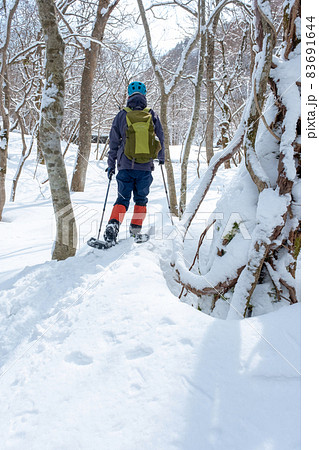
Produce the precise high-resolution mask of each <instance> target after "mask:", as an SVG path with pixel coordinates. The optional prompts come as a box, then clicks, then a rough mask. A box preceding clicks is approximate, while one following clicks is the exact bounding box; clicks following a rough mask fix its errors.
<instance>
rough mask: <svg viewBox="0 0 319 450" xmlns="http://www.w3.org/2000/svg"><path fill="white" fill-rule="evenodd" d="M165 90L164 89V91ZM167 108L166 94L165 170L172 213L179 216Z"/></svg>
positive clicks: (163, 116)
mask: <svg viewBox="0 0 319 450" xmlns="http://www.w3.org/2000/svg"><path fill="white" fill-rule="evenodd" d="M164 90H165V88H164V89H163V91H164ZM167 108H168V95H166V94H165V92H163V93H162V95H161V115H160V117H161V123H162V127H163V130H164V139H165V141H164V142H165V169H166V173H167V184H168V194H169V203H170V212H171V214H173V215H174V216H177V215H178V212H177V196H176V189H175V178H174V169H173V164H172V161H171V155H170V150H169V133H168V126H167Z"/></svg>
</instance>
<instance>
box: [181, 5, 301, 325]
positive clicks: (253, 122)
mask: <svg viewBox="0 0 319 450" xmlns="http://www.w3.org/2000/svg"><path fill="white" fill-rule="evenodd" d="M254 10H255V30H256V42H257V48H258V52H257V54H256V58H255V68H254V72H253V79H252V92H251V95H250V97H249V99H248V102H247V106H246V108H245V112H244V114H243V118H242V122H241V126H240V128H239V130H237V133H236V134H237V135H238V137H239V136H241V137H242V136H243V145H244V149H245V165H243V164H241V166H240V168H239V171H238V174H237V175H236V176H235V178H234V180H233V182H232V183H231V185H230V186H229V188H228V190H227V191H226V192H225V194H224V195H223V196H222V197H221V199H220V201H219V202H218V204H217V206H216V212H217V211H218V212H219V214H220V215H221V216H222V218H220V219H219V218H218V219H216V218H214V214H213V215H212V218H211V219H210V222H213V221H214V222H215V223H214V227H215V228H214V237H213V241H212V244H211V251H210V255H209V258H208V261H206V262H201V260H200V261H199V264H201V266H200V268H201V271H200V273H201V274H202V275H198V274H196V273H195V272H194V270H193V271H192V272H189V271H188V269H187V266H186V262H185V259H184V256H183V238H182V236H183V233H185V231H186V230H187V229H188V227H189V226H190V223H191V221H192V219H193V218H194V215H195V213H196V211H197V210H198V208H199V205H200V204H201V202H202V201H203V198H204V196H205V194H206V192H207V190H208V187H209V185H210V183H211V180H212V179H213V177H214V174H215V173H216V166H217V165H218V158H217V157H216V158H215V157H214V158H213V159H212V161H211V164H210V166H209V169H208V170H207V174H206V175H205V176H204V177H203V179H202V181H201V184H200V187H199V192H198V193H196V194H195V196H194V198H193V199H192V201H191V202H190V205H189V206H188V208H187V210H186V212H188V214H186V213H185V214H184V216H185V217H184V220H183V221H182V223H181V224H180V225H179V228H180V230H179V237H178V239H176V241H175V259H174V261H173V263H174V264H175V270H176V273H177V276H178V279H179V281H180V282H181V284H182V285H183V286H184V287H185V288H186V289H187V290H189V291H191V292H193V293H195V294H197V295H201V296H203V297H202V299H201V301H202V302H203V304H205V302H206V304H209V305H210V311H211V313H212V311H213V314H216V315H218V316H219V317H224V318H226V317H227V318H230V319H236V318H242V317H247V316H250V315H252V314H254V315H257V314H259V313H262V312H265V311H267V310H271V308H272V307H273V306H272V304H273V303H274V302H275V303H285V302H286V303H295V302H297V301H298V298H297V294H296V292H297V290H296V269H297V261H298V255H299V252H300V226H301V220H300V132H301V126H300V82H299V79H300V0H289V1H287V2H286V3H285V10H284V26H285V41H284V43H283V45H282V49H281V56H280V58H277V57H275V56H273V49H274V44H275V36H276V34H275V30H274V27H273V24H272V20H271V13H270V5H269V1H268V0H258V1H257V0H256V1H255V3H254ZM267 83H269V84H270V87H271V94H270V95H269V97H268V100H267V103H266V105H265V106H264V99H265V97H266V89H267ZM236 134H235V136H236ZM235 136H234V138H235ZM238 137H237V138H238ZM233 141H234V139H233ZM233 141H232V142H231V143H230V144H229V146H228V147H230V150H228V151H227V149H226V152H227V153H228V154H229V153H231V150H232V148H234V144H233ZM234 211H236V214H235V213H234ZM215 214H216V213H215Z"/></svg>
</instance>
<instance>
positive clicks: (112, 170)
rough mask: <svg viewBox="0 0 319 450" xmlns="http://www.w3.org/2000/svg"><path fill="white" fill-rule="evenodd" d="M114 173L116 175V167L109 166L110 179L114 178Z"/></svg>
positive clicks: (108, 175) (108, 174)
mask: <svg viewBox="0 0 319 450" xmlns="http://www.w3.org/2000/svg"><path fill="white" fill-rule="evenodd" d="M113 175H115V169H114V168H113V167H108V169H107V177H108V179H109V180H112V177H113Z"/></svg>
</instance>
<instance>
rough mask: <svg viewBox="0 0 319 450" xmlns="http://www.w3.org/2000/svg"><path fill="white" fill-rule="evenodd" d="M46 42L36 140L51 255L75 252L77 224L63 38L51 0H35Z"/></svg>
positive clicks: (65, 256) (59, 255)
mask: <svg viewBox="0 0 319 450" xmlns="http://www.w3.org/2000/svg"><path fill="white" fill-rule="evenodd" d="M37 5H38V10H39V17H40V21H41V26H42V29H43V34H44V36H45V43H46V65H45V85H44V90H43V95H42V104H41V118H40V127H39V141H40V145H41V149H42V151H43V154H44V158H45V162H46V166H47V170H48V176H49V182H50V189H51V195H52V203H53V208H54V213H55V219H56V240H55V244H54V248H53V254H52V259H57V260H62V259H66V258H68V257H69V256H74V254H75V252H76V239H77V233H76V226H75V218H74V213H73V208H72V203H71V198H70V191H69V186H68V180H67V174H66V169H65V165H64V160H63V157H62V153H61V143H60V134H61V127H62V120H63V110H64V42H63V40H62V37H61V35H60V33H59V29H58V24H57V18H56V10H55V4H54V0H37Z"/></svg>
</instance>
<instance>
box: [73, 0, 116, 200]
mask: <svg viewBox="0 0 319 450" xmlns="http://www.w3.org/2000/svg"><path fill="white" fill-rule="evenodd" d="M119 1H120V0H114V1H112V2H111V1H110V0H99V3H98V7H97V13H96V20H95V23H94V27H93V30H92V39H91V40H90V44H89V46H88V48H87V49H85V62H84V68H83V73H82V81H81V101H80V127H79V150H78V155H77V160H76V165H75V169H74V173H73V178H72V183H71V190H72V191H75V192H83V191H84V187H85V179H86V171H87V166H88V161H89V157H90V152H91V128H92V94H93V81H94V74H95V70H96V66H97V61H98V57H99V52H100V46H101V42H102V40H103V36H104V30H105V26H106V24H107V21H108V19H109V17H110V15H111V13H112V11H113V10H114V8H115V7H116V6H117V4H118V3H119Z"/></svg>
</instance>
